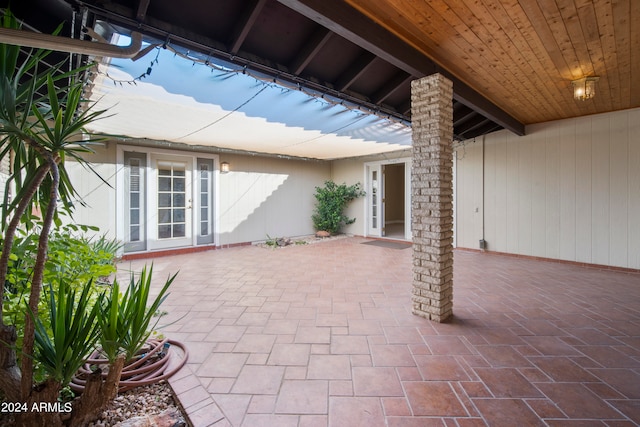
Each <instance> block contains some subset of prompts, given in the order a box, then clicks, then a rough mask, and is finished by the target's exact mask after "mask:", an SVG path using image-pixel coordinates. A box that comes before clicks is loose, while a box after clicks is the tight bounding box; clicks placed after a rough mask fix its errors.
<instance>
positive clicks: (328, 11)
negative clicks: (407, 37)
mask: <svg viewBox="0 0 640 427" xmlns="http://www.w3.org/2000/svg"><path fill="white" fill-rule="evenodd" d="M278 1H279V2H280V3H282V4H284V5H285V6H288V7H290V8H291V9H293V10H295V11H297V12H298V13H301V14H302V15H304V16H306V17H307V18H309V19H311V20H313V21H315V22H317V23H319V24H320V25H323V26H325V27H327V28H329V29H330V30H331V31H333V32H335V33H337V34H338V35H340V36H342V37H344V38H346V39H347V40H350V41H351V42H353V43H355V44H356V45H358V46H360V47H362V48H363V49H366V50H368V51H370V52H372V53H374V54H375V55H377V56H379V57H381V58H382V59H384V60H385V61H387V62H389V63H390V64H393V65H395V66H396V67H399V68H400V69H402V70H404V71H406V72H407V73H409V74H411V75H415V76H426V75H431V74H433V73H436V72H438V73H441V74H443V75H444V76H446V77H447V78H449V79H450V80H451V81H452V82H453V89H454V99H456V100H458V101H460V102H462V103H463V104H465V105H467V106H469V107H471V108H473V109H474V110H476V111H478V112H480V113H481V114H482V115H484V116H485V117H488V118H489V119H491V120H493V121H495V122H496V123H498V124H499V125H501V126H502V127H504V128H506V129H509V130H510V131H512V132H513V133H515V134H517V135H524V124H523V123H522V122H520V121H518V120H517V119H516V118H515V117H513V116H512V115H510V114H508V113H507V112H506V111H504V110H502V109H501V108H499V107H498V106H497V105H495V104H494V103H492V102H491V101H489V100H488V99H486V98H485V97H483V96H482V95H480V94H479V93H478V92H477V91H475V90H474V89H472V88H471V87H470V86H468V85H467V84H465V83H464V82H462V81H461V80H460V79H458V78H457V77H455V76H454V75H453V74H452V73H450V72H449V71H448V70H446V69H444V68H443V67H441V66H439V65H438V64H436V63H434V62H433V61H432V60H430V59H429V58H427V57H425V56H424V55H423V54H422V53H421V52H419V51H418V50H417V49H415V48H414V47H412V46H410V45H408V44H407V43H404V42H403V41H402V40H400V39H399V38H398V37H396V36H395V35H394V34H393V33H391V32H390V31H388V30H387V29H385V28H383V27H382V26H380V25H378V24H377V23H375V22H373V21H372V20H370V19H369V18H367V17H366V16H364V15H362V14H361V13H360V12H359V11H357V10H356V9H355V8H353V7H352V6H350V5H348V4H346V3H345V2H343V1H340V0H278Z"/></svg>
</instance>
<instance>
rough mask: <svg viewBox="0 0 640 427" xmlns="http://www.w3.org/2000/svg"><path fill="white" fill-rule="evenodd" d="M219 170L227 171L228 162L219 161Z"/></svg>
mask: <svg viewBox="0 0 640 427" xmlns="http://www.w3.org/2000/svg"><path fill="white" fill-rule="evenodd" d="M220 172H222V173H227V172H229V163H227V162H222V163H220Z"/></svg>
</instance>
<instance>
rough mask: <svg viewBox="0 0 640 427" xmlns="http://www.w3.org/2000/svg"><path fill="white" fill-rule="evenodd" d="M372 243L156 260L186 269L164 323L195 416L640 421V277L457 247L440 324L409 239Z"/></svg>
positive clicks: (165, 270)
mask: <svg viewBox="0 0 640 427" xmlns="http://www.w3.org/2000/svg"><path fill="white" fill-rule="evenodd" d="M363 242H365V239H363V238H357V237H356V238H346V239H340V240H332V241H329V242H323V243H319V244H311V245H304V246H290V247H287V248H282V249H267V248H262V247H256V246H245V247H238V248H230V249H223V250H216V251H209V252H201V253H196V254H189V255H180V256H171V257H163V258H157V259H155V260H147V261H146V262H147V263H150V262H152V261H153V262H154V278H155V280H156V281H158V282H159V281H160V279H164V278H166V277H167V275H168V274H170V273H173V272H176V271H178V270H179V271H180V273H179V275H178V277H177V279H176V282H175V283H174V284H173V286H172V289H171V295H170V297H169V298H168V299H167V301H166V302H165V304H164V305H163V309H164V310H165V311H167V312H168V314H167V316H166V317H165V318H164V319H163V322H164V323H170V322H174V323H171V324H170V325H169V326H167V327H166V328H164V329H163V333H164V334H165V335H167V336H169V337H170V338H172V339H175V340H178V341H181V342H183V343H184V344H186V345H187V346H188V348H189V351H190V357H189V360H188V363H187V365H185V367H184V368H183V369H182V370H181V371H180V372H178V373H177V374H176V375H175V376H174V377H172V378H171V380H170V384H171V385H172V387H173V389H174V391H175V393H176V394H177V396H178V398H179V400H180V402H181V403H182V405H183V406H184V408H185V410H186V412H187V414H188V416H189V418H190V419H191V422H192V423H193V425H194V426H196V427H200V426H277V427H279V426H299V427H307V426H348V427H353V426H367V427H375V426H407V427H412V426H448V427H449V426H459V427H470V426H576V427H577V426H580V427H584V426H611V427H614V426H615V427H623V426H633V425H639V424H640V274H635V273H623V272H612V271H600V270H596V269H592V268H584V267H578V266H573V265H567V264H560V263H553V262H544V261H534V260H525V259H518V258H513V257H505V256H500V255H495V254H488V253H486V254H482V253H473V252H467V251H456V252H455V261H454V262H455V264H454V277H455V278H454V318H453V321H452V322H451V323H445V324H438V323H434V322H430V321H427V320H425V319H422V318H420V317H417V316H414V315H412V314H411V312H410V311H411V302H410V293H411V280H412V273H411V249H410V248H408V249H388V248H381V247H376V246H371V245H363V244H361V243H363ZM143 263H144V261H133V262H126V263H122V264H121V265H120V269H121V271H122V272H126V271H127V270H128V269H131V270H134V271H137V270H139V269H140V268H141V266H142V265H143Z"/></svg>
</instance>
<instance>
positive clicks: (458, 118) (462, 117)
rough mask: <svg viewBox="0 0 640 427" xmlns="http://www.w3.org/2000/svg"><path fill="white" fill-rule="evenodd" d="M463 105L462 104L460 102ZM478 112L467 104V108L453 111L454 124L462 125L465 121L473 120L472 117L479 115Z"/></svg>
mask: <svg viewBox="0 0 640 427" xmlns="http://www.w3.org/2000/svg"><path fill="white" fill-rule="evenodd" d="M460 105H462V104H460ZM477 114H478V113H476V112H475V111H473V110H472V109H471V108H469V107H467V106H466V105H465V109H464V110H461V111H460V112H458V113H456V112H455V111H454V113H453V126H454V127H455V126H460V125H462V124H464V123H466V122H467V121H469V120H471V118H473V116H475V115H477Z"/></svg>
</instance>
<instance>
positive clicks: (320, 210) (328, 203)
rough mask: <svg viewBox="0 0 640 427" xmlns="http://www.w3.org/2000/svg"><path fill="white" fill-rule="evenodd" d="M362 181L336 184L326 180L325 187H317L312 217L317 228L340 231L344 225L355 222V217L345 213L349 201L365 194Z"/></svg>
mask: <svg viewBox="0 0 640 427" xmlns="http://www.w3.org/2000/svg"><path fill="white" fill-rule="evenodd" d="M364 194H365V193H364V191H363V190H362V188H361V187H360V183H356V184H354V185H346V184H340V185H338V184H336V183H335V182H333V181H325V183H324V187H316V194H315V197H316V201H317V202H316V207H315V210H314V213H313V215H312V216H311V219H312V220H313V226H314V227H315V229H316V230H323V231H328V232H329V233H331V234H335V233H338V232H339V231H340V229H341V228H342V226H343V225H346V224H353V223H354V222H355V218H349V217H348V216H346V215H345V214H344V209H345V208H346V207H347V205H348V204H349V202H351V201H352V200H354V199H357V198H358V197H362V196H364Z"/></svg>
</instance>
